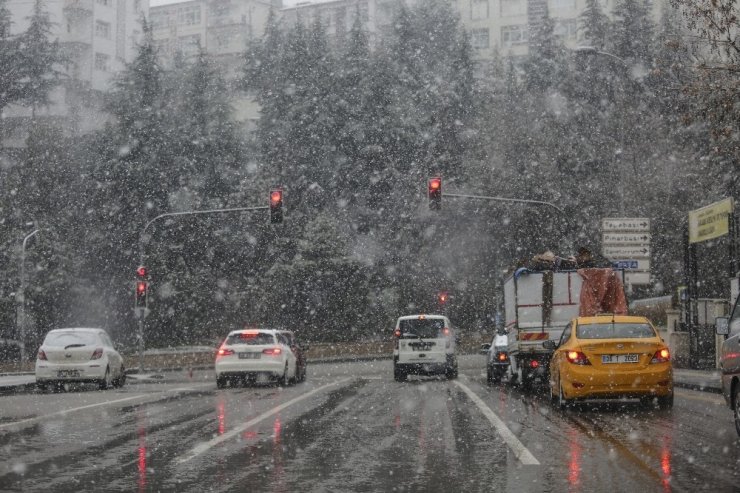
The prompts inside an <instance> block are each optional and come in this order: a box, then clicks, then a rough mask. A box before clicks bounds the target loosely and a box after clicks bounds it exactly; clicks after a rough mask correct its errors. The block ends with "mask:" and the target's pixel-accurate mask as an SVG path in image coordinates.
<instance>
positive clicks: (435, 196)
mask: <svg viewBox="0 0 740 493" xmlns="http://www.w3.org/2000/svg"><path fill="white" fill-rule="evenodd" d="M428 195H429V208H430V209H435V210H438V209H441V208H442V177H440V176H435V177H433V178H430V179H429V183H428Z"/></svg>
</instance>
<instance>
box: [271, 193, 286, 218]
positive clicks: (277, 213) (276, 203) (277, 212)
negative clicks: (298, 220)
mask: <svg viewBox="0 0 740 493" xmlns="http://www.w3.org/2000/svg"><path fill="white" fill-rule="evenodd" d="M270 222H271V223H273V224H277V223H281V222H283V190H282V189H281V188H275V189H273V190H270Z"/></svg>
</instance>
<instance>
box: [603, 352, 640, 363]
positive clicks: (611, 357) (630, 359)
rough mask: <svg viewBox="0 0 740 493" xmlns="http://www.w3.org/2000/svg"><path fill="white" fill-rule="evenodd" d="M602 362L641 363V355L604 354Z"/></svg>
mask: <svg viewBox="0 0 740 493" xmlns="http://www.w3.org/2000/svg"><path fill="white" fill-rule="evenodd" d="M601 362H602V363H604V364H606V363H639V362H640V355H639V354H602V355H601Z"/></svg>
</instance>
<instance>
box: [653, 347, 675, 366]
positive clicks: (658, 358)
mask: <svg viewBox="0 0 740 493" xmlns="http://www.w3.org/2000/svg"><path fill="white" fill-rule="evenodd" d="M670 360H671V352H670V351H668V348H663V349H659V350H658V351H656V353H655V356H653V359H651V360H650V363H651V364H652V363H667V362H668V361H670Z"/></svg>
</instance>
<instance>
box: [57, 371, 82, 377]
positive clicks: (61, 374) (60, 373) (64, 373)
mask: <svg viewBox="0 0 740 493" xmlns="http://www.w3.org/2000/svg"><path fill="white" fill-rule="evenodd" d="M79 376H80V371H79V370H59V371H58V372H57V378H71V377H79Z"/></svg>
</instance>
